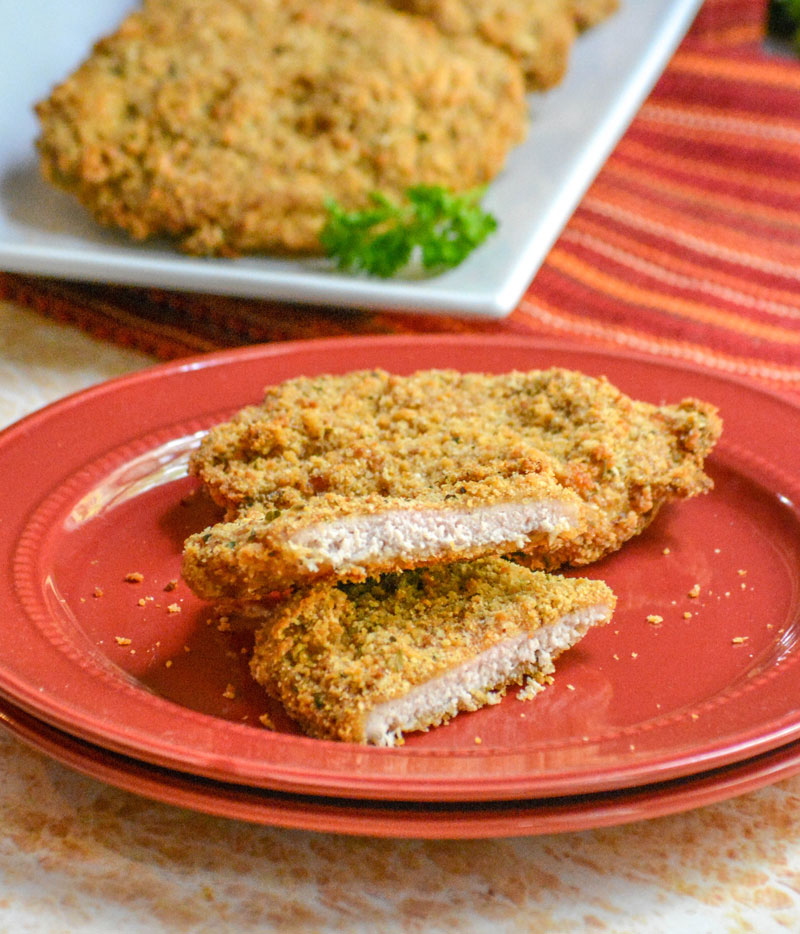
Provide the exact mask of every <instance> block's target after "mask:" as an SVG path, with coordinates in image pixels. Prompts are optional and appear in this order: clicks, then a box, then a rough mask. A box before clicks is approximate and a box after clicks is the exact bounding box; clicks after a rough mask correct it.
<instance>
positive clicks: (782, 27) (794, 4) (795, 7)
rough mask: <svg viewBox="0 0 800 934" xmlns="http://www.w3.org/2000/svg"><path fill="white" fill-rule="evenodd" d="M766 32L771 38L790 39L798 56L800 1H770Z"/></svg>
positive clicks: (799, 49)
mask: <svg viewBox="0 0 800 934" xmlns="http://www.w3.org/2000/svg"><path fill="white" fill-rule="evenodd" d="M767 32H768V33H769V34H770V35H771V36H777V37H778V38H781V39H790V40H791V41H792V43H793V45H794V48H795V51H797V52H798V54H800V0H770V2H769V5H768V7H767Z"/></svg>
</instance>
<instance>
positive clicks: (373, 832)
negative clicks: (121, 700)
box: [0, 700, 800, 839]
mask: <svg viewBox="0 0 800 934" xmlns="http://www.w3.org/2000/svg"><path fill="white" fill-rule="evenodd" d="M0 726H3V727H5V728H6V729H7V730H8V731H9V732H10V733H12V734H14V735H15V736H17V737H18V738H19V739H21V740H23V741H24V742H25V743H27V744H28V745H29V746H32V747H33V748H34V749H38V750H39V751H40V752H43V753H45V754H46V755H48V756H50V757H51V758H53V759H55V760H57V761H58V762H61V763H63V764H64V765H68V766H69V767H70V768H73V769H75V770H77V771H79V772H82V773H83V774H85V775H90V776H91V777H92V778H97V779H99V780H100V781H103V782H106V783H107V784H109V785H114V786H115V787H116V788H123V789H125V791H131V792H133V793H135V794H139V795H142V796H144V797H146V798H151V799H153V800H155V801H161V802H164V803H166V804H172V805H176V806H178V807H184V808H191V809H192V810H195V811H201V812H203V813H205V814H214V815H216V816H217V817H230V818H235V819H237V820H246V821H250V822H251V823H255V824H268V825H271V826H275V827H291V828H294V829H298V830H316V831H322V832H325V833H342V834H357V835H359V836H371V837H408V838H414V837H423V838H427V839H475V838H478V837H483V838H485V837H519V836H528V835H530V834H545V833H565V832H569V831H575V830H588V829H591V828H596V827H610V826H613V825H615V824H629V823H632V822H633V821H637V820H643V819H645V818H653V817H663V816H664V815H666V814H676V813H679V812H681V811H687V810H691V809H692V808H698V807H703V806H705V805H708V804H713V803H714V802H717V801H724V800H726V799H728V798H731V797H733V796H735V795H741V794H745V793H746V792H750V791H755V790H756V789H758V788H762V787H764V786H765V785H768V784H771V783H772V782H777V781H780V780H781V779H785V778H790V777H791V776H792V775H796V774H797V773H798V772H800V742H795V743H790V744H789V745H788V746H781V747H780V748H778V749H774V750H771V751H770V752H765V753H762V754H761V755H760V756H755V757H754V758H752V759H745V761H744V762H737V763H734V764H733V765H726V766H723V767H722V768H719V769H711V770H710V771H707V772H702V773H700V774H699V775H692V776H688V777H687V778H677V779H673V780H671V781H666V782H660V783H658V784H655V785H644V786H642V787H640V788H631V789H626V790H625V791H608V792H599V793H597V794H591V795H573V796H570V797H563V798H540V799H538V800H521V801H503V802H492V801H489V802H480V803H479V802H475V803H471V802H462V803H443V804H436V803H433V802H392V801H354V800H352V799H345V798H326V797H322V796H319V795H295V794H286V793H285V792H279V791H267V790H265V789H260V788H247V787H246V786H244V785H236V784H231V783H229V782H215V781H213V780H212V779H208V778H195V777H194V776H190V775H186V774H185V773H181V772H175V771H172V770H170V769H162V768H159V767H158V766H155V765H148V764H146V763H144V762H138V761H137V760H135V759H131V758H128V757H127V756H121V755H118V754H117V753H113V752H109V751H108V750H106V749H103V748H102V747H100V746H94V745H92V744H91V743H86V742H84V741H83V740H80V739H75V738H74V737H72V736H70V735H69V734H67V733H62V732H61V731H59V730H55V729H53V727H50V726H48V725H47V724H46V723H43V722H42V721H41V720H37V719H36V718H35V717H31V716H29V715H28V714H25V713H24V712H23V711H21V710H18V709H17V708H15V707H14V706H13V705H12V704H9V703H8V702H7V701H3V700H0Z"/></svg>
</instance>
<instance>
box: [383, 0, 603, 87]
mask: <svg viewBox="0 0 800 934" xmlns="http://www.w3.org/2000/svg"><path fill="white" fill-rule="evenodd" d="M380 2H383V3H388V4H389V5H391V6H395V7H397V8H399V9H401V10H407V11H409V12H411V13H416V14H418V15H420V16H425V17H428V18H429V19H431V20H432V21H433V22H434V23H435V24H436V25H437V27H438V28H439V29H440V30H441V31H442V32H443V33H445V34H446V35H449V36H474V37H477V38H479V39H481V40H482V41H483V42H486V43H487V44H489V45H491V46H494V47H495V48H497V49H500V50H501V51H502V52H504V53H505V54H506V55H508V56H509V57H510V58H511V59H512V60H513V61H514V62H515V63H516V64H517V65H519V67H520V68H521V69H522V71H523V73H524V75H525V83H526V87H527V88H528V89H529V90H537V91H542V90H546V89H547V88H551V87H553V86H554V85H556V84H558V83H559V82H560V81H561V80H562V78H563V77H564V74H565V73H566V70H567V67H568V65H569V56H570V51H571V49H572V44H573V42H574V40H575V36H576V15H575V11H574V10H573V8H572V0H380ZM584 2H585V0H584ZM593 2H595V3H596V2H597V0H593Z"/></svg>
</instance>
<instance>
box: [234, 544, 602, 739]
mask: <svg viewBox="0 0 800 934" xmlns="http://www.w3.org/2000/svg"><path fill="white" fill-rule="evenodd" d="M614 603H615V597H614V595H613V593H612V592H611V591H610V589H609V588H608V587H607V586H606V585H605V584H604V583H602V582H601V581H589V580H585V579H569V578H561V577H556V576H553V575H548V574H544V573H542V572H531V571H528V570H527V569H525V568H521V567H519V566H517V565H515V564H513V563H512V562H509V561H505V560H503V559H502V558H489V559H484V560H481V561H475V562H469V563H457V564H451V565H447V566H439V567H436V568H431V569H428V570H417V571H406V572H403V573H400V574H394V575H389V576H387V577H385V578H383V579H382V580H380V581H374V580H370V581H368V582H366V583H364V584H338V585H337V584H327V583H320V584H317V585H314V586H313V587H311V588H308V589H305V590H303V591H300V592H298V593H297V594H295V595H294V596H292V597H291V598H289V600H287V601H286V602H285V603H284V604H281V605H279V606H278V607H277V608H274V609H272V610H271V611H269V612H268V613H267V615H266V617H265V619H264V622H263V625H262V627H261V629H260V630H259V631H258V633H257V636H256V645H255V650H254V654H253V658H252V662H251V671H252V674H253V676H254V678H255V679H256V680H257V681H259V682H260V683H261V684H262V685H263V686H264V687H265V688H266V690H267V691H268V692H269V693H270V694H271V695H272V696H273V697H275V698H276V699H277V700H279V701H280V702H281V703H282V704H283V705H284V707H285V708H286V710H287V712H288V713H289V715H290V716H291V717H293V718H294V719H295V720H296V721H297V722H298V723H299V724H300V725H301V727H302V728H303V729H304V730H305V731H306V732H307V733H309V734H310V735H312V736H316V737H323V738H330V739H339V740H345V741H348V742H364V741H365V739H366V736H365V722H366V717H367V715H368V714H369V713H370V712H371V711H372V710H374V709H375V708H376V706H377V705H379V704H381V703H384V702H386V701H392V700H396V699H398V698H402V697H404V696H405V695H407V694H408V692H409V691H410V690H411V689H412V688H415V687H417V686H419V685H423V684H425V683H426V682H430V681H431V679H434V678H437V677H439V676H441V675H443V674H445V673H446V672H449V671H452V670H453V669H456V668H458V667H459V666H461V665H464V664H465V663H470V662H472V661H474V660H475V659H476V658H477V657H478V656H479V655H480V654H481V653H483V652H485V651H486V650H488V649H491V648H492V647H493V646H497V645H498V644H500V643H503V642H505V641H507V640H510V639H513V638H514V637H516V636H519V635H521V634H527V635H531V634H534V633H535V632H536V631H537V630H539V629H540V628H541V627H546V626H551V625H553V624H555V623H556V622H557V621H559V620H560V619H561V618H563V617H564V616H565V615H566V614H568V613H570V612H574V611H576V610H580V609H582V608H585V607H588V606H601V607H604V608H605V609H606V611H607V612H606V613H605V616H604V617H603V619H602V621H606V620H607V618H608V617H610V614H611V612H612V611H613V607H614ZM598 621H599V620H598ZM573 635H574V634H573ZM558 651H559V649H554V650H553V651H552V652H551V653H549V657H555V656H556V655H557V654H558ZM537 673H538V669H537V664H536V661H535V659H533V660H532V661H531V663H530V664H529V665H527V666H526V667H523V668H520V669H519V670H517V671H516V672H515V674H514V676H513V680H512V681H511V682H505V681H504V682H502V683H496V682H492V683H485V684H483V685H482V687H481V688H480V689H479V690H475V691H473V692H472V694H471V699H470V701H468V702H467V703H469V704H471V707H470V709H474V708H475V707H477V706H480V705H481V704H483V703H486V702H487V698H488V695H489V693H490V692H493V691H502V690H504V689H505V687H506V686H507V684H508V683H514V682H516V683H519V682H520V681H521V680H522V679H523V678H524V676H534V677H535V676H536V675H537ZM462 707H463V705H462ZM430 714H431V715H430V717H427V718H426V717H425V716H424V715H421V719H420V721H419V722H418V723H417V724H416V725H415V726H414V727H413V728H416V729H425V728H427V727H428V726H431V725H435V724H438V723H439V722H441V721H442V720H443V719H447V716H448V715H447V714H440V712H437V710H433V711H431V712H430Z"/></svg>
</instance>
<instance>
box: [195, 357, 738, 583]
mask: <svg viewBox="0 0 800 934" xmlns="http://www.w3.org/2000/svg"><path fill="white" fill-rule="evenodd" d="M720 431H721V422H720V420H719V418H718V416H717V414H716V410H715V409H714V407H713V406H711V405H709V404H707V403H704V402H700V401H697V400H694V399H686V400H684V401H682V402H679V403H677V404H674V405H663V406H655V405H652V404H650V403H646V402H639V401H635V400H633V399H631V398H629V397H628V396H626V395H625V394H624V393H622V392H621V391H619V390H618V389H616V388H615V387H614V386H612V385H611V384H610V383H609V382H608V381H607V380H605V379H603V378H595V377H590V376H586V375H583V374H580V373H576V372H572V371H568V370H563V369H555V368H554V369H550V370H534V371H530V372H511V373H505V374H499V375H494V374H482V373H460V372H456V371H454V370H436V369H434V370H425V371H420V372H417V373H414V374H412V375H410V376H397V375H392V374H390V373H388V372H386V371H384V370H372V371H361V372H351V373H348V374H345V375H329V376H324V375H323V376H317V377H313V378H305V377H300V378H296V379H293V380H289V381H287V382H284V383H282V384H280V385H278V386H275V387H272V388H270V389H268V390H267V391H266V395H265V398H264V400H263V402H262V403H261V404H259V405H253V406H250V407H248V408H246V409H244V410H243V411H241V412H240V413H239V414H238V415H236V416H235V417H234V418H233V419H231V420H230V421H228V422H225V423H224V424H221V425H218V426H216V427H214V428H212V429H211V430H210V431H209V433H208V434H207V436H206V437H205V438H204V440H203V441H202V443H201V445H200V447H199V449H198V450H197V451H196V452H195V453H194V455H193V457H192V460H191V466H190V469H191V471H192V472H193V473H194V474H195V475H196V476H197V477H199V478H200V479H201V481H202V483H203V485H204V486H205V488H206V489H207V490H208V492H209V493H210V494H211V496H212V497H213V498H214V499H215V501H216V502H217V503H218V504H219V505H220V506H222V507H223V508H224V509H225V510H226V516H225V517H224V520H223V521H221V522H219V523H218V524H216V525H212V526H210V527H209V528H207V529H205V530H203V531H201V532H198V533H196V534H194V535H192V536H190V537H189V538H188V539H187V541H186V543H185V546H184V560H183V573H184V577H185V578H186V580H187V582H188V583H189V585H190V586H191V587H192V589H193V590H194V591H195V592H196V593H197V594H198V595H199V596H201V597H203V598H206V599H211V600H218V599H234V600H252V599H257V598H259V597H260V596H262V595H265V594H268V593H271V592H273V591H276V590H288V589H291V588H292V587H296V586H302V585H305V584H308V583H310V582H312V581H314V580H315V579H321V578H325V577H335V578H339V579H342V580H363V579H365V578H366V577H371V576H375V575H379V574H382V573H387V572H393V571H398V570H403V569H407V568H414V567H418V566H421V565H435V564H438V563H443V562H452V561H457V560H466V559H474V558H477V557H480V556H483V555H489V554H507V553H511V552H514V553H516V555H517V557H518V559H519V560H520V561H523V562H524V563H526V564H528V565H529V566H532V567H542V568H546V569H553V568H556V567H559V566H562V565H576V566H577V565H585V564H588V563H589V562H591V561H594V560H597V559H598V558H600V557H602V556H603V555H605V554H608V553H610V552H613V551H615V550H616V549H618V548H619V547H620V546H621V545H622V544H623V543H624V542H625V541H627V540H628V539H629V538H631V537H632V536H634V535H636V534H637V533H639V532H640V531H642V530H643V529H644V528H645V527H646V525H647V524H648V523H649V522H650V521H651V520H652V519H653V517H654V516H655V515H656V513H657V511H658V509H659V507H660V506H661V505H662V504H663V503H665V502H667V501H669V500H671V499H680V498H685V497H690V496H694V495H696V494H699V493H702V492H704V491H706V490H708V489H709V488H710V486H711V481H710V479H709V478H708V477H707V475H706V474H705V472H704V470H703V462H704V459H705V457H706V456H707V455H708V453H709V452H710V450H711V449H712V448H713V446H714V444H715V442H716V440H717V438H718V437H719V434H720Z"/></svg>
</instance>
